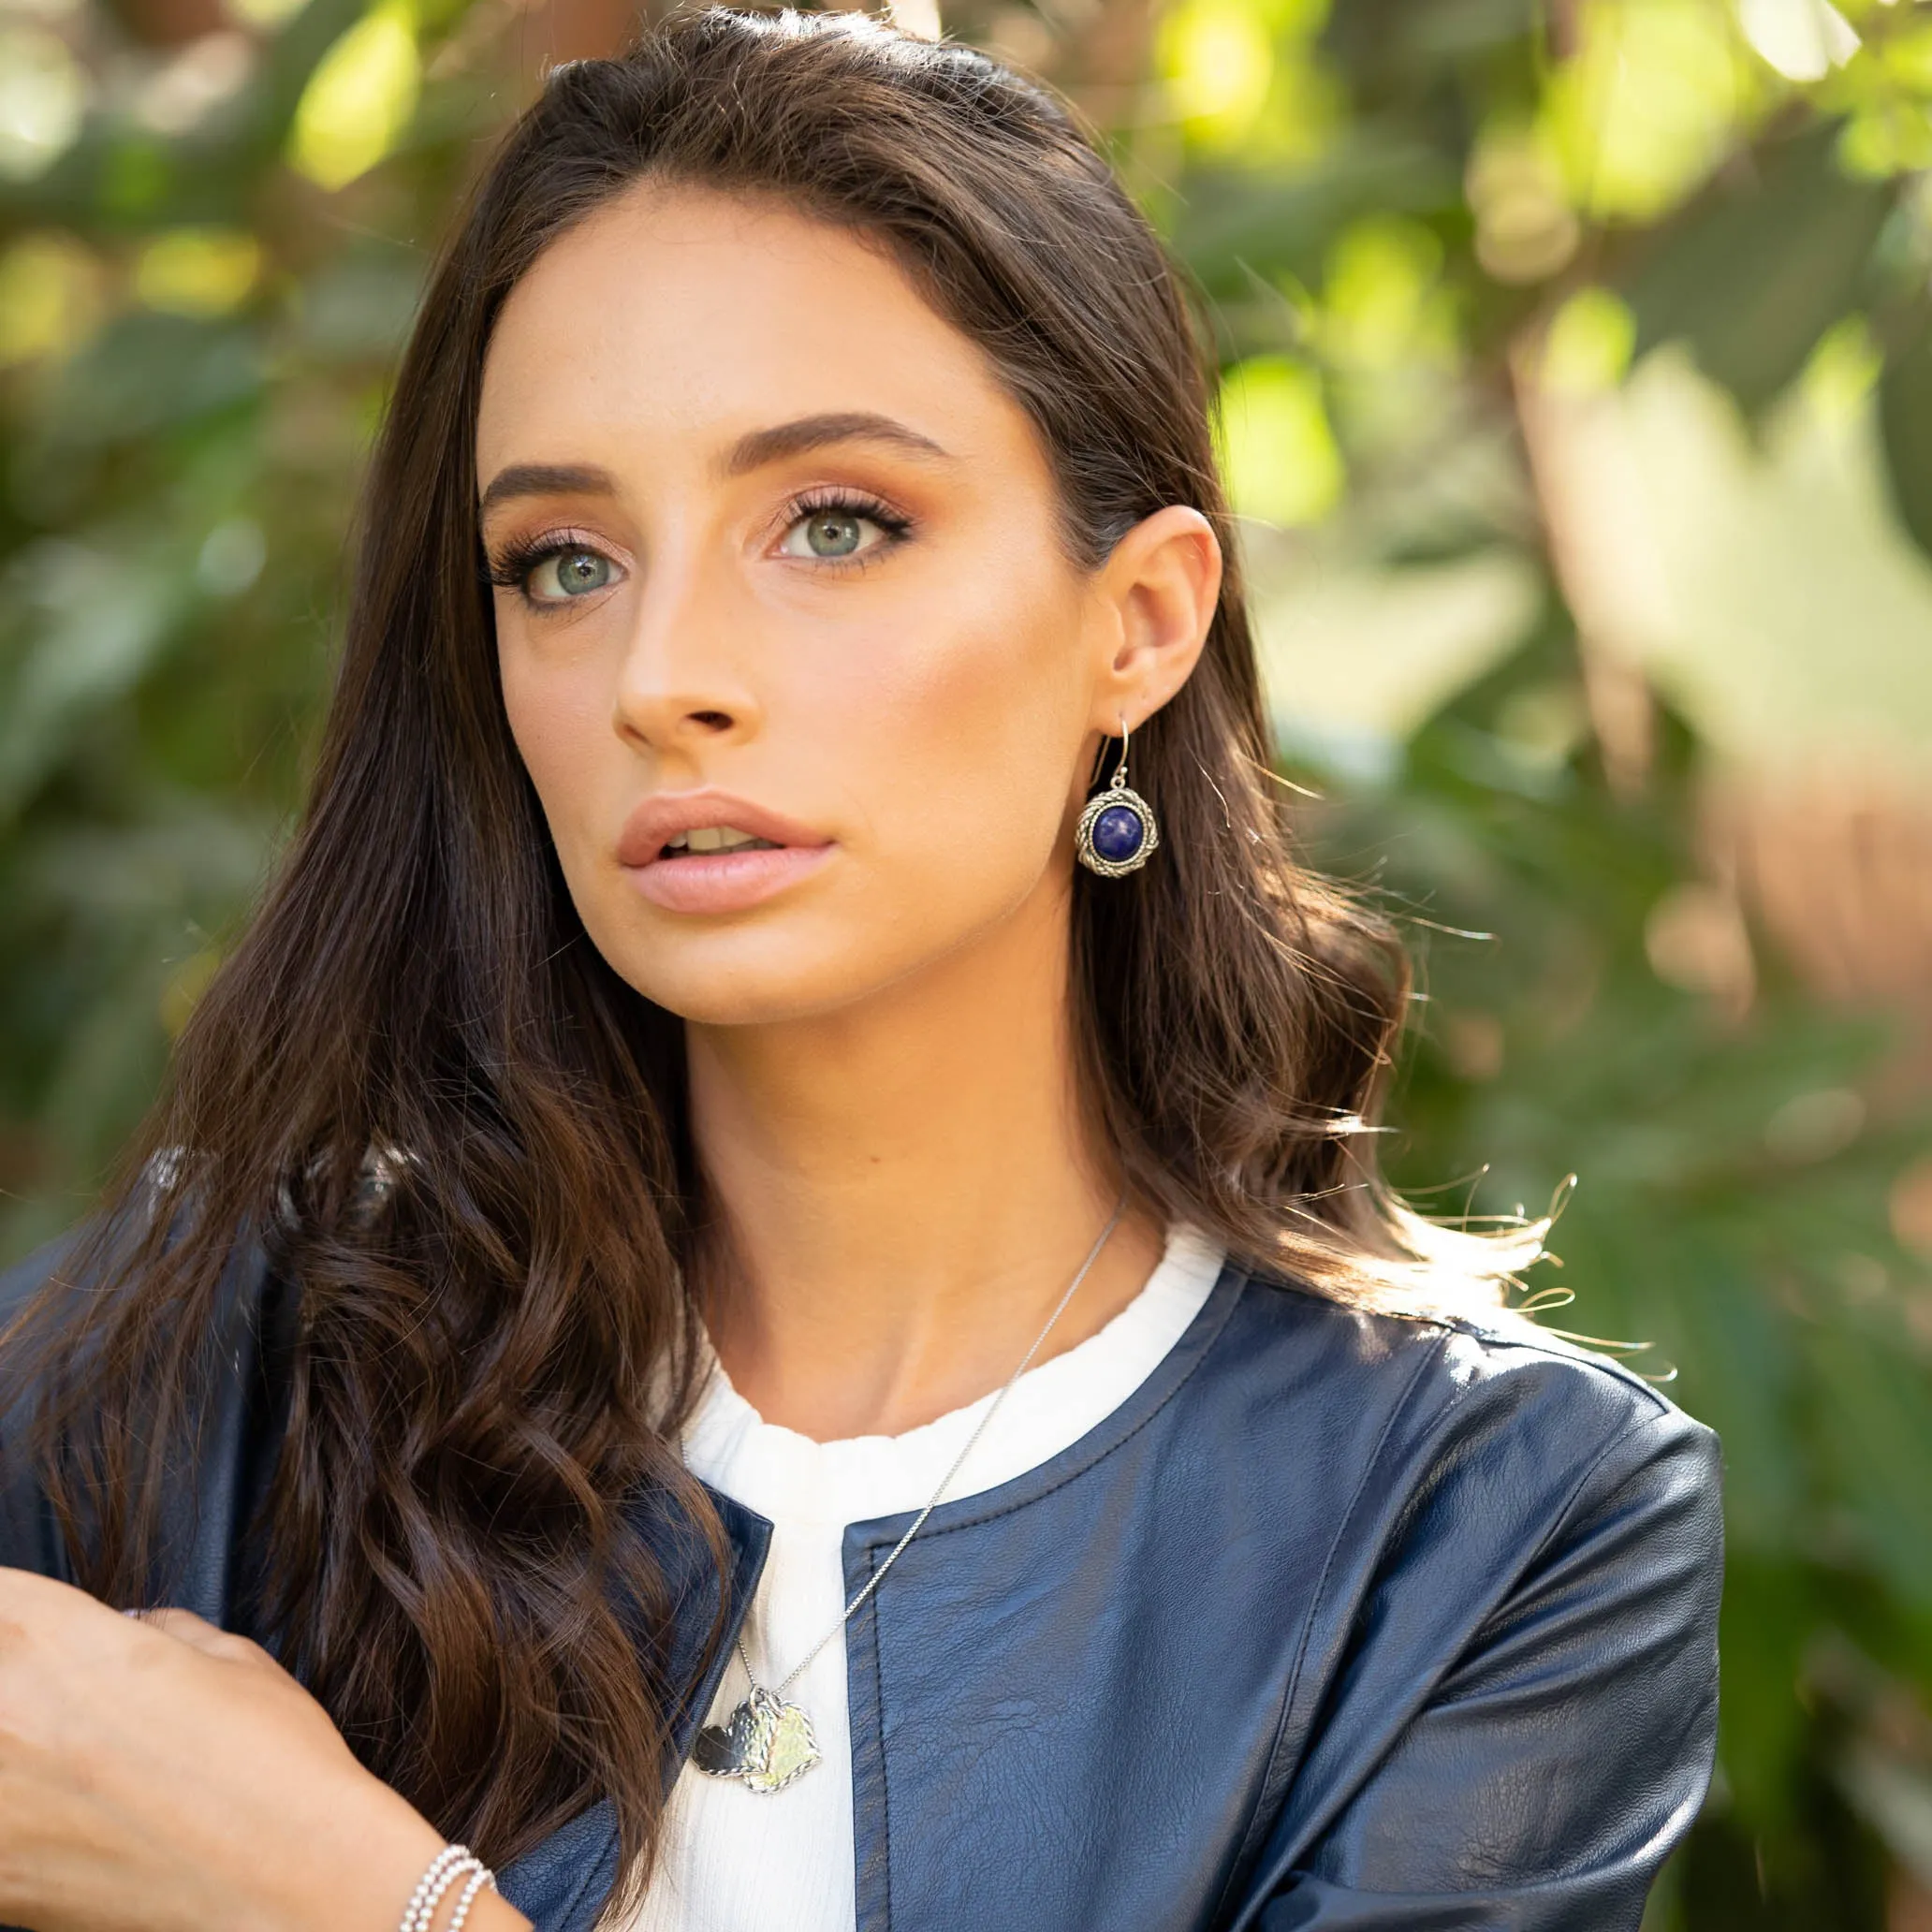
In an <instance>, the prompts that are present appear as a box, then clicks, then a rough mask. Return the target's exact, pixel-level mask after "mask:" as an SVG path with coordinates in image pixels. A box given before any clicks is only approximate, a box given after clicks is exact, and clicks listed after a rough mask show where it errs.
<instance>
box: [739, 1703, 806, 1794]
mask: <svg viewBox="0 0 1932 1932" xmlns="http://www.w3.org/2000/svg"><path fill="white" fill-rule="evenodd" d="M767 1694H769V1693H767ZM772 1701H773V1702H774V1703H777V1702H778V1700H777V1699H776V1698H774V1699H773V1700H772ZM818 1758H819V1750H818V1738H817V1737H816V1735H815V1734H813V1732H812V1720H811V1719H810V1718H808V1717H807V1716H806V1715H805V1713H804V1712H803V1711H802V1710H800V1709H799V1708H798V1705H796V1704H779V1705H778V1720H777V1722H776V1723H775V1724H774V1725H773V1727H772V1731H771V1742H770V1744H769V1745H768V1747H767V1749H766V1752H765V1762H764V1764H761V1765H759V1766H758V1767H756V1768H755V1769H753V1770H748V1771H745V1772H743V1773H741V1774H740V1775H741V1776H742V1777H743V1778H744V1781H745V1784H746V1786H747V1787H748V1788H749V1789H750V1790H752V1791H754V1792H776V1791H783V1789H784V1788H785V1786H786V1785H788V1784H789V1783H791V1781H792V1780H793V1778H802V1777H803V1776H804V1775H805V1773H806V1772H808V1771H809V1770H811V1769H812V1765H814V1764H817V1763H818Z"/></svg>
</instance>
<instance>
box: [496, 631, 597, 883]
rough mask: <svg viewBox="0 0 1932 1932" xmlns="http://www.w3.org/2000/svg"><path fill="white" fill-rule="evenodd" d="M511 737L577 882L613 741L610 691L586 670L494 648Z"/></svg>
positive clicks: (594, 824)
mask: <svg viewBox="0 0 1932 1932" xmlns="http://www.w3.org/2000/svg"><path fill="white" fill-rule="evenodd" d="M497 662H498V666H499V670H500V674H501V677H502V682H503V696H504V711H505V715H506V717H507V718H508V720H509V725H510V736H511V737H512V738H513V739H515V740H516V745H517V750H518V753H519V754H520V756H521V757H522V760H523V766H524V769H525V770H527V771H528V772H529V773H530V782H531V783H532V784H534V786H535V787H536V795H537V798H538V800H539V801H540V802H541V804H542V806H543V810H544V816H545V818H546V819H547V820H548V821H549V827H550V837H551V839H552V841H553V842H555V844H556V847H557V856H558V857H559V859H560V860H561V861H562V862H563V871H564V873H565V876H566V877H567V878H569V880H570V881H571V884H572V886H573V889H574V888H575V886H576V885H577V882H578V876H579V872H580V868H579V867H578V863H577V859H578V856H579V855H583V856H588V847H589V846H590V844H591V842H593V839H594V837H595V835H596V827H597V826H598V824H599V811H600V806H601V804H602V801H603V796H604V793H605V791H606V790H607V786H608V784H609V783H610V776H609V774H608V773H607V767H609V766H610V765H611V764H612V762H613V758H612V754H613V753H614V752H615V750H616V741H615V739H614V737H613V734H612V732H611V728H610V705H609V696H608V693H607V691H606V690H605V688H604V687H603V685H602V684H601V683H600V682H599V681H596V680H595V679H593V678H592V677H589V676H581V675H580V676H577V677H572V676H571V675H569V673H568V671H567V669H560V668H558V667H556V666H543V667H539V666H537V664H536V663H535V661H534V659H533V657H532V656H531V655H530V654H529V653H527V652H525V651H520V650H518V649H517V648H515V647H514V646H505V648H504V649H503V650H502V651H500V652H499V653H498V659H497Z"/></svg>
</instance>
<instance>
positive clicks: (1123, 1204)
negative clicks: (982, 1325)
mask: <svg viewBox="0 0 1932 1932" xmlns="http://www.w3.org/2000/svg"><path fill="white" fill-rule="evenodd" d="M1126 1211H1127V1197H1126V1195H1125V1194H1122V1195H1121V1196H1120V1200H1119V1201H1118V1202H1116V1203H1115V1204H1114V1211H1113V1212H1112V1213H1111V1214H1110V1215H1108V1216H1107V1223H1106V1225H1105V1227H1104V1228H1102V1229H1101V1231H1100V1238H1099V1239H1098V1240H1096V1241H1095V1242H1094V1244H1093V1246H1092V1247H1091V1248H1090V1249H1089V1250H1088V1252H1087V1259H1086V1260H1085V1261H1083V1262H1082V1263H1081V1264H1080V1271H1079V1273H1078V1274H1076V1276H1075V1277H1074V1279H1073V1280H1072V1281H1069V1282H1068V1283H1067V1286H1066V1293H1065V1294H1064V1295H1061V1297H1060V1299H1059V1301H1058V1302H1056V1303H1055V1304H1054V1308H1053V1312H1052V1313H1051V1314H1050V1315H1048V1316H1047V1317H1046V1325H1045V1326H1044V1327H1043V1328H1042V1329H1041V1330H1040V1332H1039V1334H1037V1335H1036V1336H1034V1337H1033V1345H1032V1348H1030V1349H1028V1350H1027V1352H1026V1354H1024V1355H1022V1356H1021V1357H1020V1360H1019V1367H1018V1368H1016V1369H1015V1370H1014V1371H1013V1373H1012V1374H1011V1375H1009V1376H1008V1377H1007V1378H1006V1382H1005V1385H1004V1386H1003V1388H1002V1389H1001V1390H1000V1393H999V1394H998V1395H996V1396H995V1397H994V1398H993V1399H992V1401H991V1402H990V1403H989V1404H988V1408H987V1412H986V1413H985V1414H984V1415H982V1416H981V1417H980V1418H979V1421H978V1422H977V1423H976V1424H975V1425H974V1427H973V1433H972V1434H971V1435H970V1436H968V1437H967V1438H966V1442H965V1445H964V1447H962V1448H961V1449H960V1451H959V1455H957V1456H954V1457H953V1465H952V1467H951V1468H950V1469H949V1470H947V1471H946V1472H945V1474H944V1475H943V1476H942V1477H941V1478H940V1479H939V1487H938V1488H937V1489H935V1490H934V1491H933V1492H932V1500H931V1501H930V1502H929V1503H928V1504H927V1505H926V1507H925V1508H924V1509H922V1510H921V1511H920V1512H919V1514H918V1515H916V1516H915V1517H914V1518H913V1525H912V1528H911V1529H908V1530H907V1531H906V1533H905V1534H904V1535H903V1536H901V1537H900V1539H899V1541H898V1542H897V1543H896V1544H893V1546H892V1554H891V1555H890V1556H889V1557H887V1558H886V1559H885V1561H884V1562H883V1563H881V1564H880V1565H879V1567H878V1568H877V1569H876V1570H874V1571H873V1572H872V1573H871V1579H870V1580H869V1581H868V1582H867V1584H866V1587H865V1588H863V1589H862V1590H860V1591H859V1593H858V1594H857V1595H856V1597H854V1598H853V1600H852V1601H851V1603H847V1604H846V1606H845V1611H844V1615H843V1616H842V1617H840V1618H839V1620H838V1622H837V1623H835V1624H833V1626H832V1627H831V1629H830V1630H828V1631H827V1632H826V1633H825V1635H824V1636H822V1637H821V1638H819V1640H818V1642H817V1643H815V1644H814V1645H812V1648H811V1649H810V1650H809V1651H807V1652H806V1654H805V1656H804V1658H803V1660H802V1661H800V1662H798V1663H796V1664H794V1665H793V1666H792V1668H791V1670H789V1671H788V1672H787V1673H786V1674H785V1676H783V1677H782V1678H780V1679H779V1681H778V1682H777V1683H776V1684H774V1685H772V1686H771V1690H772V1694H773V1695H774V1696H777V1697H783V1695H784V1694H785V1692H786V1691H787V1690H790V1689H791V1687H792V1686H793V1685H794V1684H795V1683H797V1682H798V1679H799V1678H800V1677H801V1676H804V1674H805V1672H806V1670H807V1669H808V1668H810V1666H811V1665H812V1663H813V1662H814V1661H816V1660H817V1657H818V1653H819V1652H820V1651H821V1650H823V1649H824V1648H825V1647H826V1646H827V1644H829V1643H830V1642H831V1641H832V1639H833V1638H834V1637H836V1636H837V1635H838V1634H839V1632H841V1631H842V1630H843V1629H844V1628H845V1626H846V1625H847V1624H848V1623H850V1622H851V1621H852V1619H853V1617H854V1615H855V1614H856V1612H857V1611H858V1609H859V1607H860V1606H861V1605H862V1604H863V1603H865V1600H866V1599H867V1598H868V1597H869V1596H871V1593H872V1592H873V1591H874V1590H875V1589H877V1588H879V1586H880V1585H881V1584H882V1583H884V1582H885V1573H886V1571H888V1570H889V1569H891V1568H892V1566H893V1564H895V1563H896V1562H898V1561H899V1559H900V1552H901V1551H903V1550H904V1548H905V1546H906V1544H909V1543H910V1542H912V1540H913V1538H914V1537H915V1536H916V1535H918V1533H919V1531H920V1530H921V1529H924V1528H925V1527H926V1518H927V1517H928V1516H929V1515H931V1514H932V1512H933V1511H934V1510H936V1509H937V1508H938V1507H939V1504H940V1500H941V1498H943V1497H944V1495H945V1493H946V1491H947V1490H948V1489H949V1488H950V1487H951V1486H952V1482H953V1478H954V1477H955V1476H957V1475H958V1474H959V1471H960V1469H961V1467H962V1466H963V1465H964V1463H965V1461H966V1458H967V1457H968V1456H971V1455H972V1454H973V1446H974V1444H975V1443H977V1442H978V1441H979V1439H980V1437H982V1436H983V1435H985V1434H986V1432H987V1429H988V1427H989V1426H990V1425H991V1423H992V1420H993V1417H994V1416H996V1415H997V1414H998V1413H999V1412H1000V1410H1001V1407H1002V1406H1003V1404H1004V1402H1005V1400H1006V1398H1007V1397H1008V1396H1010V1395H1011V1394H1012V1393H1013V1385H1014V1383H1017V1381H1018V1380H1019V1378H1020V1377H1021V1376H1022V1375H1024V1374H1025V1373H1026V1372H1027V1370H1028V1369H1029V1368H1032V1361H1033V1357H1034V1356H1035V1355H1037V1354H1039V1353H1040V1347H1041V1344H1042V1343H1043V1342H1045V1340H1046V1338H1047V1336H1048V1335H1050V1334H1051V1333H1052V1331H1053V1325H1054V1324H1055V1323H1056V1322H1057V1321H1059V1320H1060V1318H1061V1315H1063V1314H1064V1313H1065V1312H1066V1305H1067V1303H1068V1302H1070V1301H1071V1300H1073V1298H1074V1295H1075V1291H1076V1289H1078V1287H1079V1285H1080V1283H1081V1282H1082V1281H1085V1280H1086V1279H1087V1277H1088V1276H1089V1275H1090V1273H1091V1272H1092V1269H1093V1264H1094V1263H1095V1262H1096V1261H1098V1260H1099V1259H1100V1253H1101V1250H1102V1249H1103V1248H1105V1246H1106V1244H1107V1241H1108V1239H1109V1237H1111V1236H1112V1234H1113V1232H1114V1230H1115V1229H1116V1228H1117V1227H1119V1226H1120V1217H1121V1216H1122V1215H1123V1214H1125V1213H1126ZM738 1661H739V1662H740V1663H741V1664H743V1665H744V1674H745V1676H747V1677H748V1678H750V1679H751V1685H752V1689H753V1690H756V1689H757V1688H758V1675H757V1673H756V1672H755V1671H754V1670H753V1668H752V1660H751V1659H750V1658H749V1657H748V1656H747V1655H746V1654H745V1644H744V1632H743V1630H742V1629H741V1628H740V1630H739V1633H738Z"/></svg>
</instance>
